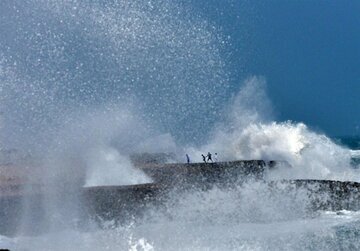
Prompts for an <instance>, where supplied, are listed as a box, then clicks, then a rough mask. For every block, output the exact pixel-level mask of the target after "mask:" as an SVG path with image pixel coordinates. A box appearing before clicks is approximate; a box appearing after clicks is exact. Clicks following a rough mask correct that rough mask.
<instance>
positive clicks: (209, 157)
mask: <svg viewBox="0 0 360 251" xmlns="http://www.w3.org/2000/svg"><path fill="white" fill-rule="evenodd" d="M207 161H208V162H210V161H211V162H213V160H212V158H211V153H210V152H208V154H207Z"/></svg>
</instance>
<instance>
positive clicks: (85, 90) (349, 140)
mask: <svg viewBox="0 0 360 251" xmlns="http://www.w3.org/2000/svg"><path fill="white" fill-rule="evenodd" d="M244 2H247V1H244ZM245 37H246V36H245ZM228 45H229V39H228V37H226V36H224V35H223V34H222V29H221V27H218V26H217V25H216V23H214V22H212V21H211V20H208V19H206V18H204V17H203V16H202V15H201V14H197V12H196V10H194V9H193V8H192V7H191V4H190V3H189V2H188V1H179V2H178V3H174V2H173V1H168V0H159V1H142V0H134V1H126V0H114V1H106V2H105V1H90V0H86V1H77V0H55V1H45V0H26V1H20V0H19V1H8V0H4V1H1V2H0V148H1V150H2V151H5V152H6V151H8V150H11V149H15V151H16V152H17V153H18V154H19V155H20V156H21V157H20V158H18V159H16V158H15V159H13V160H12V161H14V163H15V164H17V165H19V166H22V167H23V168H28V169H27V170H31V168H32V167H37V168H39V169H37V170H42V171H41V172H34V173H31V172H29V177H28V179H29V180H30V181H33V182H34V181H42V182H43V183H51V184H52V186H50V187H49V189H54V190H52V194H54V197H53V198H49V199H48V200H46V203H44V205H41V207H42V208H43V209H44V210H45V212H46V215H47V218H48V219H49V222H48V223H49V225H50V226H51V227H50V228H47V230H46V232H41V231H40V232H41V233H40V234H39V233H37V234H35V233H34V234H30V235H29V234H22V233H21V231H19V233H17V234H16V235H15V236H0V249H1V248H8V249H10V250H12V251H26V250H39V251H40V250H43V251H49V250H74V251H75V250H131V251H132V250H147V251H150V250H261V251H262V250H360V212H359V211H351V210H349V211H346V210H342V211H326V210H320V211H316V212H313V213H309V210H308V205H309V203H310V202H309V196H308V191H306V190H301V189H299V190H292V192H288V190H287V189H286V188H284V189H283V190H281V189H280V191H282V192H280V193H273V192H272V190H270V189H269V187H268V186H267V185H266V184H265V183H266V182H267V181H274V180H283V179H320V180H340V181H356V182H360V172H359V159H360V152H359V151H360V139H359V137H352V136H351V137H329V136H327V135H326V133H322V132H319V130H313V129H312V128H311V127H309V126H307V125H306V124H305V123H303V122H300V121H291V120H278V119H277V118H276V116H275V115H274V114H276V112H274V109H275V108H274V106H273V105H272V101H271V100H270V98H269V96H268V92H267V84H266V76H257V75H252V74H250V75H249V76H246V77H244V78H243V80H242V81H241V82H240V83H238V86H239V88H235V87H234V86H233V85H232V84H231V80H232V78H233V76H234V73H232V72H229V68H228V66H227V57H228V56H229V55H227V54H226V55H225V54H224V51H226V48H227V46H228ZM142 152H148V153H159V152H160V153H161V152H167V153H169V152H171V153H174V156H175V159H174V161H175V162H185V154H189V156H190V158H191V161H192V162H201V161H202V159H201V154H202V153H207V152H212V153H215V152H216V153H218V156H219V157H218V158H219V161H231V160H239V159H262V160H265V161H269V160H282V161H286V162H288V163H289V164H290V165H291V168H278V169H276V170H274V171H273V172H268V173H267V174H266V177H265V181H266V182H264V181H256V180H249V181H248V182H245V183H236V182H235V183H233V184H231V186H230V187H227V188H224V187H218V186H214V187H212V188H211V189H209V190H206V191H204V190H198V189H195V188H194V189H193V190H190V191H189V192H188V193H182V194H178V193H176V191H175V192H174V193H172V194H170V196H169V199H168V201H167V202H166V203H165V205H164V206H163V207H162V208H160V209H159V208H158V207H156V208H155V207H154V208H149V209H147V210H146V212H145V213H144V215H143V217H141V218H139V219H132V218H130V219H128V220H127V221H126V224H125V223H124V224H116V223H115V222H113V221H111V220H110V221H109V220H107V221H105V220H103V221H101V220H100V222H101V224H100V225H99V224H93V225H91V224H90V225H87V226H86V228H84V227H83V226H81V225H79V224H78V218H77V217H78V216H79V215H81V212H78V211H77V210H76V206H74V205H76V202H77V198H76V196H73V197H71V199H69V200H67V201H61V200H60V198H58V197H56V194H57V190H56V187H57V185H59V184H63V183H65V182H66V184H72V182H75V181H74V177H79V176H81V177H82V184H76V185H79V186H87V187H89V186H90V187H91V186H106V185H119V186H120V185H133V184H141V183H147V182H151V179H150V178H149V177H147V176H146V175H145V174H144V173H142V172H141V171H139V170H137V169H136V168H134V167H133V165H132V163H131V161H130V155H131V154H133V153H142ZM49 181H51V182H49ZM76 182H78V180H76ZM59 205H61V206H59ZM0 206H1V205H0ZM27 210H29V209H27V208H24V209H23V210H21V213H19V219H21V220H20V222H21V223H22V225H23V227H26V226H27V224H28V221H27V220H28V219H27V215H28V211H27ZM60 211H61V214H60V213H59V212H60ZM64 212H66V213H65V214H64ZM61 215H66V216H67V217H66V218H62V216H61ZM0 224H2V223H1V222H0ZM32 224H34V222H32ZM35 225H36V223H35ZM20 229H21V228H20Z"/></svg>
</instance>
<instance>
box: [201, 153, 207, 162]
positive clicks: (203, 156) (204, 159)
mask: <svg viewBox="0 0 360 251" xmlns="http://www.w3.org/2000/svg"><path fill="white" fill-rule="evenodd" d="M201 156H202V158H203V161H204V162H205V163H206V157H205V155H204V154H201Z"/></svg>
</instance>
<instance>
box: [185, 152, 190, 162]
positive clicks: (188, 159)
mask: <svg viewBox="0 0 360 251" xmlns="http://www.w3.org/2000/svg"><path fill="white" fill-rule="evenodd" d="M186 161H187V163H188V164H190V157H189V155H188V154H186Z"/></svg>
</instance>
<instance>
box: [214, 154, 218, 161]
mask: <svg viewBox="0 0 360 251" xmlns="http://www.w3.org/2000/svg"><path fill="white" fill-rule="evenodd" d="M214 160H215V162H217V161H218V155H217V153H215V155H214Z"/></svg>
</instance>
